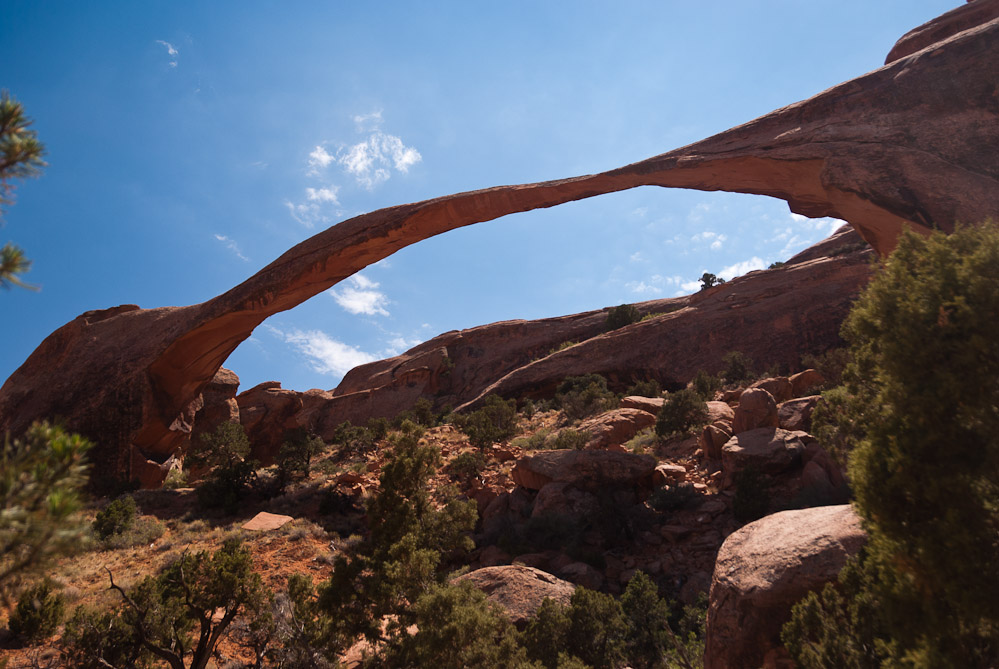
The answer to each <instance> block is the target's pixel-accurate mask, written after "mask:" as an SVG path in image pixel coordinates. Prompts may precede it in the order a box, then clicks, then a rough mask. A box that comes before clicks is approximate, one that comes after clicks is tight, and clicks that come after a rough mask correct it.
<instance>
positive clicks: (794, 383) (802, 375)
mask: <svg viewBox="0 0 999 669" xmlns="http://www.w3.org/2000/svg"><path fill="white" fill-rule="evenodd" d="M789 380H790V381H791V397H804V396H805V395H807V394H808V393H809V392H810V391H811V390H812V389H813V388H817V387H818V386H821V385H822V384H824V383H825V382H826V379H825V377H824V376H822V374H821V373H819V371H818V370H815V369H806V370H804V371H802V372H798V373H797V374H792V375H791V377H790V379H789Z"/></svg>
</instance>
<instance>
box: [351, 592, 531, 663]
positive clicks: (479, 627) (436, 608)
mask: <svg viewBox="0 0 999 669" xmlns="http://www.w3.org/2000/svg"><path fill="white" fill-rule="evenodd" d="M412 625H415V630H416V631H415V632H413V631H411V626H412ZM387 636H388V639H387V641H386V643H385V644H384V646H382V647H381V648H380V649H379V653H378V655H377V656H376V657H375V658H372V660H371V663H370V664H369V666H372V667H374V666H378V667H438V668H440V669H464V668H465V667H510V668H513V667H524V668H525V669H527V667H526V665H527V656H526V653H525V651H524V649H523V648H522V647H521V646H520V644H519V643H518V642H517V631H516V629H515V628H514V626H513V624H512V623H511V622H510V619H509V618H508V617H507V616H506V614H505V613H504V612H503V611H501V610H500V609H499V607H498V606H497V605H496V604H493V603H492V602H489V601H488V600H487V599H486V594H485V593H484V592H482V591H481V590H479V589H478V588H476V587H475V586H474V585H472V583H471V582H470V581H467V580H465V581H457V582H455V583H453V584H439V585H432V586H431V587H430V588H428V590H427V591H426V592H425V593H423V594H422V595H420V596H419V598H417V600H416V601H415V602H414V603H413V605H412V607H410V609H409V611H408V615H407V616H406V617H405V619H399V620H397V621H396V622H395V623H393V624H390V626H389V629H388V634H387Z"/></svg>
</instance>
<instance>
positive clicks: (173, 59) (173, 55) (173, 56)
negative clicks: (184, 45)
mask: <svg viewBox="0 0 999 669" xmlns="http://www.w3.org/2000/svg"><path fill="white" fill-rule="evenodd" d="M156 43H157V44H162V45H163V46H164V47H166V50H167V55H168V56H170V67H177V56H179V55H180V52H179V51H177V48H176V47H175V46H174V45H173V44H170V42H164V41H163V40H161V39H158V40H156Z"/></svg>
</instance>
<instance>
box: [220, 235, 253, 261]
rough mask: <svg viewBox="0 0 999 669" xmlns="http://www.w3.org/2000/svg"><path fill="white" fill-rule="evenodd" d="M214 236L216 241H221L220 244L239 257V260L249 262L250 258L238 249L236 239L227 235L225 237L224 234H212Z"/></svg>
mask: <svg viewBox="0 0 999 669" xmlns="http://www.w3.org/2000/svg"><path fill="white" fill-rule="evenodd" d="M214 237H215V239H217V240H218V241H220V242H222V244H223V245H224V246H225V247H226V248H227V249H229V250H230V251H232V252H233V253H235V254H236V257H237V258H239V259H240V260H242V261H244V262H250V259H249V258H247V257H246V256H244V255H243V253H242V252H241V251H240V250H239V245H238V244H236V241H235V240H234V239H230V238H229V237H226V236H225V235H214Z"/></svg>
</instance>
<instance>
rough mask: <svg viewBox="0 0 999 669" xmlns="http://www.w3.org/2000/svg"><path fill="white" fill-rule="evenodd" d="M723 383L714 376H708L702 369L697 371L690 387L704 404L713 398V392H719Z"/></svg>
mask: <svg viewBox="0 0 999 669" xmlns="http://www.w3.org/2000/svg"><path fill="white" fill-rule="evenodd" d="M722 385H723V383H722V380H721V379H720V378H718V377H717V376H715V375H714V374H708V373H707V372H705V371H704V370H703V369H699V370H697V374H695V375H694V378H693V379H692V380H691V382H690V387H691V388H692V389H693V391H694V392H695V393H697V394H698V396H700V398H701V399H703V400H704V401H705V402H710V401H711V400H713V399H714V397H715V392H716V391H718V390H720V389H721V387H722Z"/></svg>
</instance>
